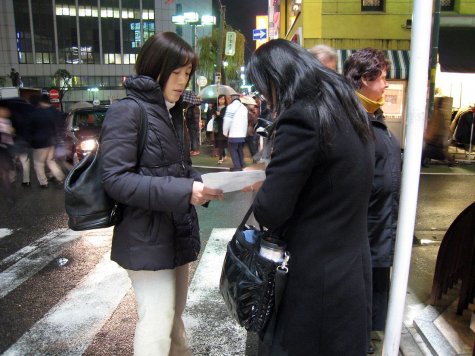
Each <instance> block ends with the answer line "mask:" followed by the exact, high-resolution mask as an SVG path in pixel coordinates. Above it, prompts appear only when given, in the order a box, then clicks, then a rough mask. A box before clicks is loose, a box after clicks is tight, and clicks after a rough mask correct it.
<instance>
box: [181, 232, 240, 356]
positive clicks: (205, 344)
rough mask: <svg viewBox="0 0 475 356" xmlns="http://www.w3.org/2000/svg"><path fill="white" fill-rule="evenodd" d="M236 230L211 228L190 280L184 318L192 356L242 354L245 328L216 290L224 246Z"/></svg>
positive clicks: (217, 289) (224, 250)
mask: <svg viewBox="0 0 475 356" xmlns="http://www.w3.org/2000/svg"><path fill="white" fill-rule="evenodd" d="M235 231H236V229H213V231H212V232H211V236H210V237H209V240H208V243H207V244H206V249H205V250H204V252H203V256H202V257H201V260H200V263H199V264H198V268H197V269H196V272H195V275H194V276H193V280H192V282H191V285H190V288H189V293H188V301H187V306H186V309H185V313H184V315H183V320H184V323H185V327H186V330H187V334H188V339H189V342H190V346H191V348H192V353H193V355H209V356H221V355H244V354H245V350H246V335H247V334H246V331H245V329H244V328H242V327H240V326H239V325H238V323H237V322H236V321H234V319H232V317H231V316H230V315H229V312H228V311H227V309H226V306H225V304H224V301H223V298H222V297H221V294H220V293H219V280H220V277H221V267H222V265H223V261H224V255H225V252H226V245H227V243H228V241H229V240H231V238H232V236H233V234H234V232H235Z"/></svg>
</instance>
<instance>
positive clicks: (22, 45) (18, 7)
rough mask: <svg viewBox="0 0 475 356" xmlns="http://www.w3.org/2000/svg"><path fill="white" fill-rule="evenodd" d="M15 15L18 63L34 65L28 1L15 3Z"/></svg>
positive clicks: (19, 0) (22, 0)
mask: <svg viewBox="0 0 475 356" xmlns="http://www.w3.org/2000/svg"><path fill="white" fill-rule="evenodd" d="M14 14H15V31H16V42H17V43H16V44H17V52H18V62H19V63H33V51H32V44H31V31H30V16H29V11H28V1H27V0H18V1H15V2H14Z"/></svg>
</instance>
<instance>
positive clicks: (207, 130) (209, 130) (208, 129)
mask: <svg viewBox="0 0 475 356" xmlns="http://www.w3.org/2000/svg"><path fill="white" fill-rule="evenodd" d="M213 124H214V116H213V117H212V118H211V120H209V121H208V124H207V125H206V132H213Z"/></svg>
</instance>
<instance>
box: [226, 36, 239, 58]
mask: <svg viewBox="0 0 475 356" xmlns="http://www.w3.org/2000/svg"><path fill="white" fill-rule="evenodd" d="M234 53H236V32H232V31H229V32H226V45H225V48H224V54H225V55H226V56H234Z"/></svg>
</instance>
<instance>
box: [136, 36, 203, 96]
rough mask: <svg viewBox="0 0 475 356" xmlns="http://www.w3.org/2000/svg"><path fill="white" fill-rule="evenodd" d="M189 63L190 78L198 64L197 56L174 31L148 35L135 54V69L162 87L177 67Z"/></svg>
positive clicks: (138, 73)
mask: <svg viewBox="0 0 475 356" xmlns="http://www.w3.org/2000/svg"><path fill="white" fill-rule="evenodd" d="M188 64H191V73H190V78H191V76H192V75H193V73H194V72H195V70H196V67H197V66H198V56H197V55H196V54H195V52H193V49H192V48H191V46H190V45H189V44H188V43H186V42H185V41H184V40H183V39H182V38H181V37H180V36H178V35H177V34H176V33H174V32H161V33H157V34H156V35H154V36H152V37H150V38H149V39H148V40H147V41H146V42H145V43H144V45H143V47H142V49H141V50H140V53H139V55H138V56H137V61H136V63H135V71H136V72H137V75H145V76H147V77H151V78H153V79H154V80H158V84H160V86H161V87H162V88H163V87H164V86H165V83H166V82H167V81H168V78H169V77H170V74H171V73H172V72H173V71H174V70H175V69H177V68H180V67H184V66H186V65H188Z"/></svg>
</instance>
